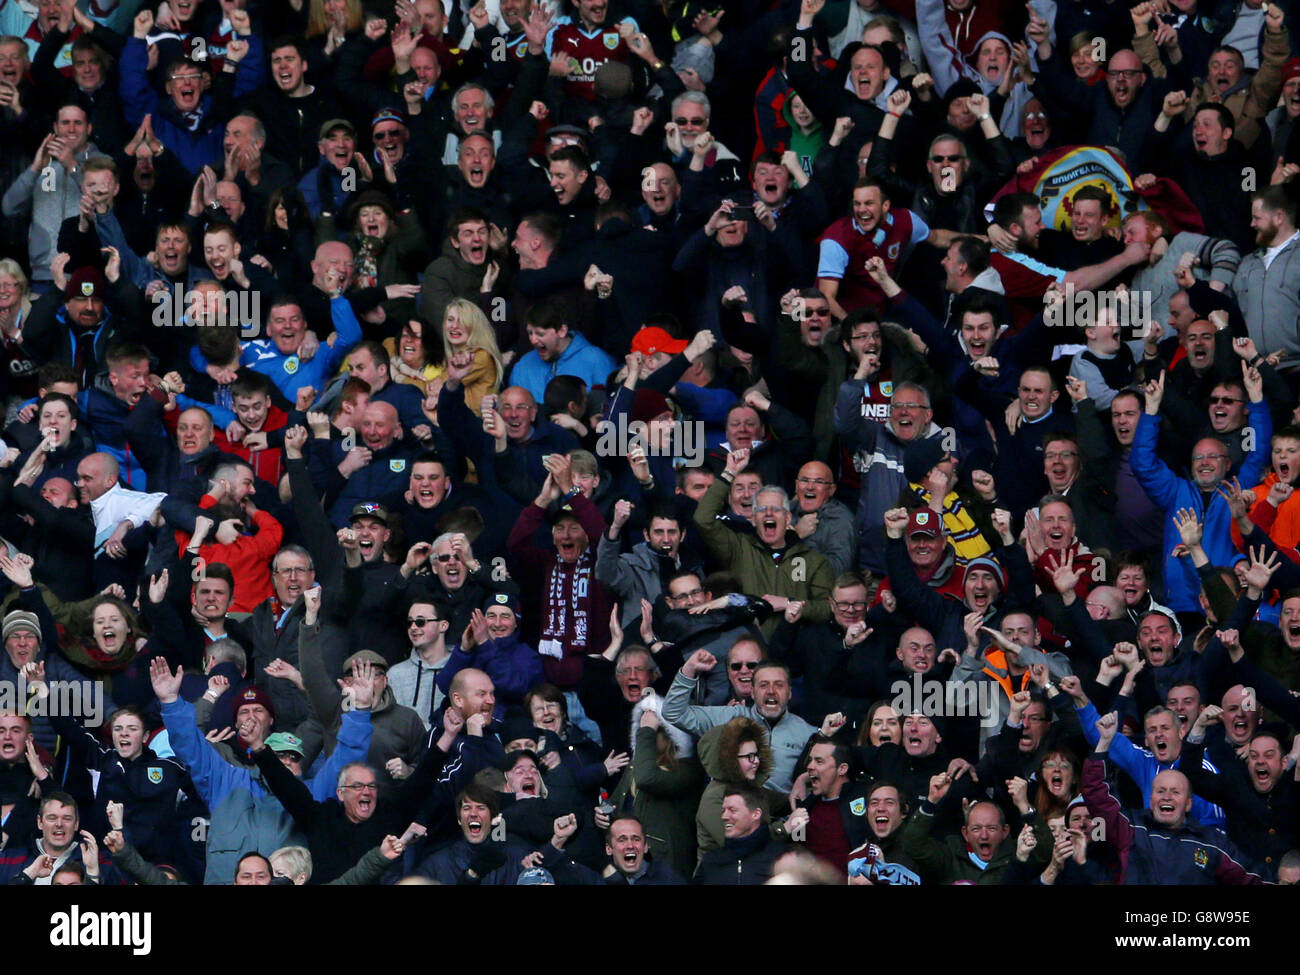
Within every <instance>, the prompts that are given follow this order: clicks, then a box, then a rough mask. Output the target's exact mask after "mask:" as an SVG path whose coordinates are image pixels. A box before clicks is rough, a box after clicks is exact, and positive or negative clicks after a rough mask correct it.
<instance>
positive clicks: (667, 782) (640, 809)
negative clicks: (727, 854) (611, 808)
mask: <svg viewBox="0 0 1300 975" xmlns="http://www.w3.org/2000/svg"><path fill="white" fill-rule="evenodd" d="M657 734H658V732H657V731H656V730H655V729H654V728H638V729H637V732H636V747H635V748H634V749H633V752H632V763H631V764H630V765H629V766H628V767H627V769H626V770H625V771H624V772H623V778H622V779H620V780H619V783H618V785H617V786H616V787H615V789H614V792H613V795H612V796H611V797H610V801H611V802H613V803H614V804H615V805H616V806H617V807H618V808H620V809H621V808H623V799H624V797H625V796H628V795H631V796H632V812H633V813H634V814H635V815H636V818H637V819H639V820H641V827H642V829H644V830H645V837H646V842H647V843H648V844H649V847H650V853H651V854H652V855H653V856H654V858H655V859H656V860H659V861H662V862H664V863H667V864H669V865H670V866H671V867H672V868H673V869H674V870H675V871H677V873H678V874H679V875H680V876H682V877H689V876H691V874H693V873H694V872H695V809H696V805H697V803H698V801H699V797H700V790H701V788H702V787H703V785H704V769H703V768H702V767H701V766H700V763H699V760H698V759H696V758H695V757H693V756H690V757H682V756H680V755H679V756H678V758H677V767H676V768H674V769H672V770H668V769H663V768H660V767H659V765H658V763H657V762H656V759H657V757H658V747H657V746H656V742H655V737H656V735H657Z"/></svg>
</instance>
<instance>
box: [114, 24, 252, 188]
mask: <svg viewBox="0 0 1300 975" xmlns="http://www.w3.org/2000/svg"><path fill="white" fill-rule="evenodd" d="M247 40H248V54H247V55H245V57H244V60H243V61H242V62H240V65H239V70H238V71H237V72H236V74H235V84H234V97H236V98H238V97H241V96H243V95H247V94H250V93H251V92H252V91H253V90H254V89H256V88H257V85H258V82H259V81H261V79H262V76H263V75H264V74H265V58H264V57H263V56H262V39H261V38H260V37H257V36H256V35H253V36H250V37H248V38H247ZM148 66H149V46H148V44H146V43H145V42H144V41H143V40H141V39H139V38H137V37H131V38H129V39H128V40H127V42H126V46H125V47H123V48H122V62H121V69H120V70H121V78H122V80H121V91H122V108H123V111H124V112H125V114H126V121H127V124H128V125H130V126H131V127H133V128H134V127H135V126H138V125H139V124H140V123H141V122H142V121H143V120H144V117H145V116H146V115H152V116H153V131H154V134H155V135H157V136H158V139H159V140H160V141H161V142H162V144H163V145H165V146H166V147H167V148H168V149H169V150H170V151H171V152H174V153H176V158H177V160H179V162H180V164H181V165H182V166H184V167H185V169H186V171H187V172H188V173H189V174H190V175H191V176H193V175H195V174H196V173H198V171H199V170H200V169H202V168H203V167H204V166H205V165H206V164H208V163H214V162H216V161H217V160H220V159H221V158H222V154H223V151H224V149H223V145H222V143H223V140H224V139H225V134H226V120H225V118H218V117H217V116H216V115H215V114H214V113H213V104H214V101H215V100H214V99H213V97H212V96H211V95H205V96H204V97H203V98H202V99H201V100H200V101H199V105H200V108H201V110H202V112H203V116H202V118H201V119H200V120H199V125H198V128H197V130H191V129H190V128H189V127H188V126H187V125H186V124H185V121H184V120H183V119H182V118H181V117H180V116H179V115H178V114H177V112H176V106H175V105H174V104H173V103H172V100H171V99H170V98H166V97H163V96H160V95H159V94H158V92H157V91H155V90H154V88H153V86H152V85H150V84H149V76H148ZM214 81H217V79H214ZM217 83H220V82H219V81H217Z"/></svg>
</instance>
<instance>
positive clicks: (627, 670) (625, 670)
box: [618, 664, 650, 676]
mask: <svg viewBox="0 0 1300 975" xmlns="http://www.w3.org/2000/svg"><path fill="white" fill-rule="evenodd" d="M648 673H650V668H649V667H638V666H636V665H634V664H629V665H627V666H625V667H620V668H618V674H619V675H620V676H621V675H623V674H648Z"/></svg>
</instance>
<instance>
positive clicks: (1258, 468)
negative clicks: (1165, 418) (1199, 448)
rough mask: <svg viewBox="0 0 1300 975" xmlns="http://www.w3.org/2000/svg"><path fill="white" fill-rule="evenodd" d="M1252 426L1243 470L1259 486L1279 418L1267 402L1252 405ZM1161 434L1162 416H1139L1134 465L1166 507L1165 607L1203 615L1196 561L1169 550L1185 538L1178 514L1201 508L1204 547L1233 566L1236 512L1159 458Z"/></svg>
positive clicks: (1214, 561)
mask: <svg viewBox="0 0 1300 975" xmlns="http://www.w3.org/2000/svg"><path fill="white" fill-rule="evenodd" d="M1248 424H1249V426H1250V427H1251V428H1252V429H1254V431H1255V449H1254V450H1252V451H1251V452H1250V453H1248V454H1247V455H1246V457H1245V459H1244V460H1243V461H1242V462H1241V470H1240V471H1239V472H1238V473H1237V477H1238V478H1239V479H1240V480H1241V486H1242V487H1243V488H1252V487H1254V486H1255V485H1256V484H1258V483H1259V480H1260V478H1261V477H1262V476H1263V474H1264V468H1265V466H1266V465H1267V464H1268V462H1269V452H1270V443H1269V442H1270V440H1271V439H1272V437H1273V419H1272V417H1270V416H1269V412H1268V405H1267V404H1266V403H1262V402H1261V403H1251V404H1250V412H1249V421H1248ZM1159 435H1160V417H1158V416H1156V417H1153V416H1150V415H1149V414H1147V413H1143V414H1142V415H1141V416H1140V417H1138V427H1137V433H1136V434H1134V436H1133V449H1132V450H1131V451H1130V453H1129V459H1128V462H1129V467H1130V468H1132V470H1133V476H1134V477H1136V478H1137V480H1138V483H1139V484H1141V485H1142V490H1144V491H1146V493H1147V496H1148V497H1149V498H1151V500H1152V501H1154V502H1155V503H1156V504H1158V505H1160V507H1162V508H1164V509H1165V540H1164V550H1165V605H1166V606H1168V607H1169V608H1170V609H1172V610H1174V612H1177V613H1199V612H1200V610H1201V607H1200V603H1199V602H1198V601H1197V598H1196V597H1197V595H1198V594H1199V593H1200V591H1201V582H1200V579H1199V578H1198V577H1197V575H1196V569H1195V567H1194V566H1193V565H1192V564H1191V560H1190V559H1179V558H1175V557H1174V556H1172V555H1170V554H1169V553H1170V552H1172V551H1173V550H1174V546H1176V545H1178V544H1179V543H1180V542H1181V541H1182V537H1181V536H1180V535H1179V534H1178V529H1177V528H1175V527H1174V519H1173V516H1174V513H1175V512H1177V511H1178V509H1179V508H1191V509H1192V510H1193V511H1194V512H1196V516H1197V518H1199V519H1200V520H1201V524H1202V526H1203V529H1202V532H1203V540H1202V542H1201V545H1202V547H1203V548H1204V549H1205V554H1206V555H1208V556H1209V557H1210V564H1211V565H1231V564H1232V560H1233V558H1234V557H1235V556H1236V554H1237V550H1236V547H1235V546H1234V545H1233V544H1232V530H1231V529H1232V512H1231V511H1229V510H1228V502H1227V501H1225V500H1224V499H1223V498H1222V496H1220V495H1219V494H1217V493H1216V494H1214V495H1213V496H1212V497H1211V498H1210V503H1209V504H1208V505H1207V504H1205V502H1204V501H1203V500H1202V495H1201V489H1200V488H1198V487H1197V486H1196V483H1195V482H1194V481H1191V480H1189V479H1188V478H1185V477H1179V476H1178V475H1176V474H1175V473H1174V472H1173V471H1171V470H1170V469H1169V467H1168V466H1167V465H1166V464H1165V462H1164V461H1162V460H1160V458H1159V457H1157V456H1156V439H1157V438H1158V437H1159Z"/></svg>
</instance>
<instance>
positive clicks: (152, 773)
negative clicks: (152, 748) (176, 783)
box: [149, 768, 163, 785]
mask: <svg viewBox="0 0 1300 975" xmlns="http://www.w3.org/2000/svg"><path fill="white" fill-rule="evenodd" d="M162 779H163V775H162V769H160V768H151V769H149V781H150V782H152V783H153V784H154V785H158V784H159V783H161V782H162Z"/></svg>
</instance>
